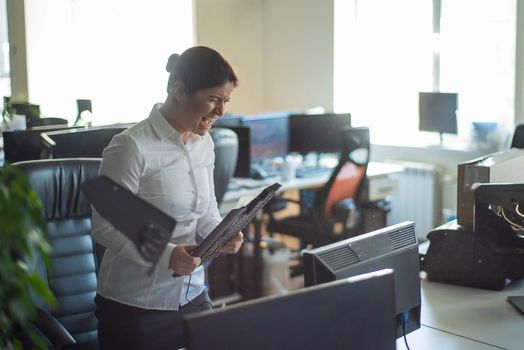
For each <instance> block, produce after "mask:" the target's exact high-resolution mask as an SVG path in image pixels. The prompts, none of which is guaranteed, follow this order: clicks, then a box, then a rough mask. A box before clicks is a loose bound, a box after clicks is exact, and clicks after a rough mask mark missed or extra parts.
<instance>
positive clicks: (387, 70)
mask: <svg viewBox="0 0 524 350" xmlns="http://www.w3.org/2000/svg"><path fill="white" fill-rule="evenodd" d="M441 9H442V11H441V18H440V35H438V38H436V37H435V34H434V33H433V0H397V1H391V0H365V1H358V0H335V55H334V56H335V83H334V84H335V87H334V91H335V95H334V108H335V111H336V112H340V113H342V112H350V113H351V114H352V123H353V124H354V125H366V126H369V127H370V130H371V135H372V140H373V142H374V143H382V144H399V143H401V144H412V145H415V144H421V143H422V144H427V143H438V139H439V136H438V134H436V133H435V134H431V133H424V132H419V131H418V93H419V92H421V91H432V90H433V87H434V86H435V84H436V85H437V87H439V90H440V91H443V92H457V93H458V94H459V111H458V113H457V115H458V123H459V135H458V136H453V135H449V136H447V137H448V139H449V138H451V139H452V141H462V140H463V139H464V138H467V137H468V135H467V134H468V132H469V130H470V129H471V123H472V122H474V121H484V122H487V121H495V122H497V123H499V124H501V125H507V124H509V123H511V122H512V121H513V119H514V115H513V114H514V111H513V110H514V85H515V83H514V75H515V67H514V65H515V22H516V14H515V13H516V3H515V0H482V1H480V0H441ZM435 53H436V54H438V56H439V58H440V59H439V60H437V61H435V60H434V54H435ZM435 62H440V63H435ZM436 64H439V65H438V67H437V68H438V69H435V67H436V66H435V65H436ZM434 74H439V76H434ZM439 85H440V86H439Z"/></svg>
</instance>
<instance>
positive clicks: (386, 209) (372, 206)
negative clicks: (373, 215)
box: [360, 199, 391, 213]
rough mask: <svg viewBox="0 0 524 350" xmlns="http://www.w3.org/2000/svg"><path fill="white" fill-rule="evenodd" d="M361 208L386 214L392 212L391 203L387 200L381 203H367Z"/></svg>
mask: <svg viewBox="0 0 524 350" xmlns="http://www.w3.org/2000/svg"><path fill="white" fill-rule="evenodd" d="M360 207H361V208H362V209H380V210H382V211H383V212H384V213H389V212H390V211H391V202H390V201H389V200H387V199H381V200H379V201H373V202H368V201H365V202H363V203H362V204H361V205H360Z"/></svg>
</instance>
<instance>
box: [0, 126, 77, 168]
mask: <svg viewBox="0 0 524 350" xmlns="http://www.w3.org/2000/svg"><path fill="white" fill-rule="evenodd" d="M64 129H72V128H68V127H65V126H52V125H51V126H41V127H34V128H31V129H27V130H16V131H4V132H2V136H3V139H4V158H5V162H6V163H16V162H20V161H23V160H34V159H41V158H45V157H46V152H47V149H46V147H45V146H44V144H43V143H42V138H41V136H40V135H41V134H42V133H43V132H50V131H56V130H64Z"/></svg>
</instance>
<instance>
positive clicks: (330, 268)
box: [303, 222, 420, 337]
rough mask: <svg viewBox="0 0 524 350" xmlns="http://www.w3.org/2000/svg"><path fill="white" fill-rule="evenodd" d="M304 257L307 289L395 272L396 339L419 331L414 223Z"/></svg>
mask: <svg viewBox="0 0 524 350" xmlns="http://www.w3.org/2000/svg"><path fill="white" fill-rule="evenodd" d="M303 256H304V262H303V264H304V284H305V285H306V286H312V285H318V284H321V283H326V282H329V281H334V280H338V279H343V278H347V277H351V276H355V275H358V274H362V273H366V272H370V271H374V270H378V269H384V268H391V269H393V270H394V271H395V313H396V324H397V326H396V335H397V337H401V336H403V335H404V334H407V333H409V332H412V331H414V330H416V329H418V328H420V277H419V273H420V263H419V254H418V244H417V237H416V235H415V225H414V223H413V222H403V223H399V224H396V225H392V226H388V227H385V228H382V229H379V230H376V231H372V232H369V233H366V234H363V235H360V236H356V237H352V238H349V239H346V240H342V241H339V242H336V243H333V244H330V245H326V246H324V247H320V248H316V249H312V250H308V251H304V255H303Z"/></svg>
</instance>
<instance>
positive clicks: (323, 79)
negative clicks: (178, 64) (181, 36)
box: [195, 0, 333, 113]
mask: <svg viewBox="0 0 524 350" xmlns="http://www.w3.org/2000/svg"><path fill="white" fill-rule="evenodd" d="M195 10H196V23H195V25H196V42H197V44H202V45H209V46H211V47H213V48H215V49H217V50H219V51H220V52H221V53H223V54H224V56H226V58H228V59H229V60H230V61H231V63H232V64H233V65H234V66H235V67H236V69H237V70H238V72H239V75H240V80H241V81H240V87H239V89H237V91H236V92H235V93H234V95H233V100H232V103H231V105H230V107H229V110H230V111H231V112H237V113H257V112H264V111H275V110H283V109H289V108H296V109H300V110H303V109H308V108H311V107H315V106H323V107H325V108H326V109H327V110H332V108H333V1H332V0H195Z"/></svg>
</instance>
